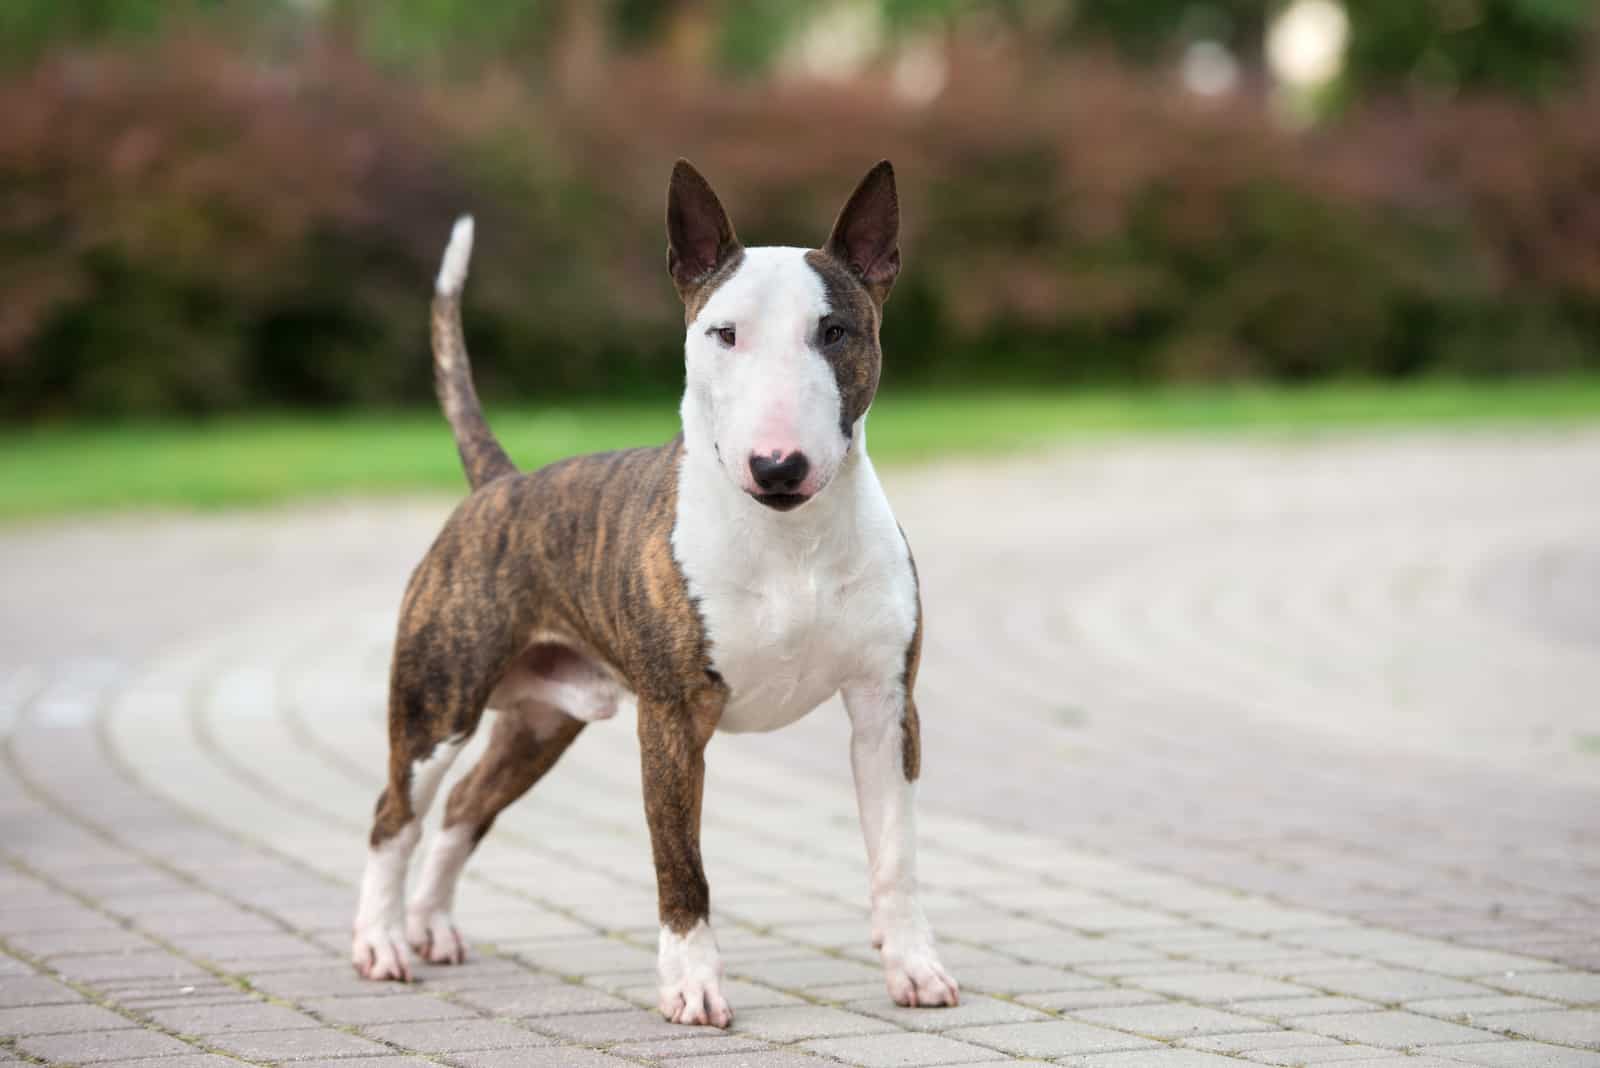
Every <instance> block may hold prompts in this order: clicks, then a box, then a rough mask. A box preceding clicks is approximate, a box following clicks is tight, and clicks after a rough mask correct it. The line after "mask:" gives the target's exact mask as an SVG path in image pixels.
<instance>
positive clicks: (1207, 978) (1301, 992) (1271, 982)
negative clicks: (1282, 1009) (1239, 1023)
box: [1131, 971, 1316, 1005]
mask: <svg viewBox="0 0 1600 1068" xmlns="http://www.w3.org/2000/svg"><path fill="white" fill-rule="evenodd" d="M1131 985H1133V986H1136V987H1140V988H1142V989H1145V990H1154V991H1157V992H1158V993H1162V994H1166V995H1168V996H1170V997H1175V998H1182V999H1184V1000H1186V1001H1199V1002H1203V1003H1206V1004H1213V1005H1216V1004H1225V1003H1227V1002H1231V1001H1245V1000H1263V999H1270V998H1294V997H1307V996H1311V995H1314V994H1315V993H1316V991H1314V990H1310V989H1307V988H1306V987H1303V986H1296V985H1295V984H1293V983H1284V982H1280V981H1278V980H1276V979H1265V978H1262V977H1261V976H1259V975H1240V974H1239V973H1238V972H1214V971H1207V972H1201V973H1198V974H1193V975H1150V976H1141V977H1140V978H1137V979H1133V980H1131Z"/></svg>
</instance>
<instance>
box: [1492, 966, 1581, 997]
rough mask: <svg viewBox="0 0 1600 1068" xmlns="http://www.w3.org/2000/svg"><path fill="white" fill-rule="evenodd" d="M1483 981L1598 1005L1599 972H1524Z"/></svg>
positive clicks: (1536, 994)
mask: <svg viewBox="0 0 1600 1068" xmlns="http://www.w3.org/2000/svg"><path fill="white" fill-rule="evenodd" d="M1487 981H1488V982H1490V983H1493V984H1494V985H1495V986H1498V987H1503V988H1505V989H1506V990H1515V991H1517V992H1519V993H1523V994H1531V995H1533V996H1534V997H1541V998H1552V999H1554V1000H1556V1001H1568V1002H1571V1003H1573V1004H1575V1005H1594V1004H1600V972H1526V973H1519V974H1516V975H1500V976H1495V977H1491V978H1490V979H1488V980H1487Z"/></svg>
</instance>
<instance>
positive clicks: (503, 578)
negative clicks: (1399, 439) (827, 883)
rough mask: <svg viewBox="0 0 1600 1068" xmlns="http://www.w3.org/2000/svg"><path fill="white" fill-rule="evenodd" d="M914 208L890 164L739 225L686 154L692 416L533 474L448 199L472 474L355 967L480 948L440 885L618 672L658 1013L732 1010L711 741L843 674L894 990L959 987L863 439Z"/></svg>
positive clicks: (680, 246)
mask: <svg viewBox="0 0 1600 1068" xmlns="http://www.w3.org/2000/svg"><path fill="white" fill-rule="evenodd" d="M898 231H899V203H898V200H897V196H896V193H895V183H894V171H893V169H892V168H891V167H890V166H889V164H888V163H887V162H883V163H879V164H878V165H877V166H876V167H874V168H873V169H872V170H871V171H870V172H869V173H868V174H867V176H866V177H865V178H864V179H862V181H861V184H860V185H859V186H857V188H856V190H855V192H854V193H853V194H852V195H851V197H850V199H849V201H848V202H847V203H846V204H845V206H844V210H843V211H842V212H840V214H839V218H838V221H837V222H836V223H835V224H834V227H833V232H832V234H831V236H830V237H829V238H828V241H827V243H826V244H825V245H823V247H822V248H821V249H816V250H807V249H800V248H748V249H747V248H744V247H742V246H741V245H740V244H739V241H738V239H737V238H736V237H735V236H734V231H733V226H732V225H731V224H730V223H729V221H728V216H727V214H726V213H725V212H724V211H723V208H722V205H721V203H720V202H719V201H718V200H717V196H716V194H715V193H714V192H712V190H711V187H710V185H708V184H707V183H706V180H705V179H704V178H702V177H701V176H700V174H699V173H698V172H697V171H696V170H695V169H694V168H693V167H691V166H690V165H689V164H688V163H687V162H684V161H681V160H680V161H679V162H678V165H677V166H676V167H675V168H674V170H673V172H672V181H671V185H670V186H669V189H668V195H667V234H668V239H669V240H668V253H667V263H668V267H669V269H670V271H671V274H672V280H673V282H674V284H675V285H676V286H677V289H678V293H679V295H680V296H681V297H682V298H683V304H684V319H685V321H686V322H687V323H688V332H687V336H686V339H685V343H684V354H685V362H686V366H687V387H686V389H685V390H684V395H683V406H682V415H683V433H682V434H681V435H679V436H678V437H676V438H674V439H673V440H672V441H670V442H668V443H667V444H665V445H662V446H661V447H659V448H646V449H632V450H629V451H625V452H614V453H603V454H600V455H594V456H580V457H576V458H574V459H569V460H564V461H562V462H559V463H555V464H551V465H550V466H549V467H545V468H543V469H541V470H538V471H533V472H530V473H527V474H523V473H520V472H518V470H517V469H516V467H515V466H514V465H513V464H512V463H511V460H510V459H509V458H508V457H507V456H506V454H505V452H504V450H502V449H501V447H500V445H499V443H498V442H497V441H496V440H495V438H494V436H493V435H492V434H491V433H490V431H489V429H488V426H487V425H486V424H485V422H484V419H483V414H482V411H481V409H480V408H479V405H478V399H477V395H476V393H475V391H474V389H473V385H472V377H471V370H470V367H469V366H468V363H467V352H466V347H465V344H464V342H463V339H462V334H461V316H460V300H461V289H462V285H463V283H464V282H465V280H466V273H467V261H468V258H469V256H470V254H471V247H472V223H471V220H470V219H463V220H461V222H459V223H457V224H456V228H455V231H454V233H453V234H452V235H451V238H450V244H449V246H448V248H447V249H446V251H445V256H444V263H443V266H442V267H441V268H440V271H439V279H438V286H437V290H436V295H435V297H434V302H433V347H434V359H435V373H436V379H437V385H438V392H439V398H440V401H441V403H442V404H443V406H444V410H445V413H446V414H447V415H448V417H449V420H450V425H451V427H452V428H453V430H454V432H455V438H456V444H457V446H458V448H459V450H460V453H461V459H462V463H463V464H464V466H465V467H466V473H467V477H468V479H469V481H470V482H471V484H472V493H471V495H470V496H468V497H467V498H466V500H464V501H463V502H462V503H461V505H460V506H459V507H458V508H457V509H456V510H455V513H454V514H453V515H451V517H450V519H449V521H448V522H446V524H445V526H444V529H443V531H441V532H440V534H439V537H438V539H437V540H436V541H435V542H434V544H433V547H432V548H431V549H430V550H429V551H428V554H427V556H426V557H424V559H423V561H422V563H421V565H419V566H418V568H417V570H416V573H415V574H413V575H412V577H411V583H410V585H409V587H408V588H407V590H406V594H405V600H404V602H403V604H402V608H401V616H400V627H399V633H398V635H397V637H396V639H395V648H394V662H393V668H392V673H391V679H390V690H389V742H390V750H389V778H388V787H387V788H386V789H385V790H384V791H383V793H382V795H381V796H380V797H379V799H378V806H377V813H376V818H375V821H374V823H373V828H372V836H371V851H370V853H369V855H368V860H367V868H366V875H365V877H364V878H363V880H362V886H361V902H360V907H359V910H358V912H357V914H356V921H355V944H354V948H353V954H352V955H353V959H354V962H355V966H356V969H357V970H358V971H359V972H360V973H361V974H362V975H363V976H365V977H367V978H369V979H399V980H409V979H410V978H411V975H412V969H411V958H410V952H409V949H408V946H409V947H414V948H415V949H416V951H417V952H418V953H420V954H421V955H422V956H423V957H425V958H426V959H427V960H429V961H432V962H435V963H459V962H460V961H461V960H462V959H463V958H464V956H465V950H464V947H463V945H462V941H461V936H460V935H459V934H458V933H457V931H456V928H455V925H454V922H453V921H452V919H451V904H452V899H453V897H454V893H455V887H456V882H457V880H458V879H459V878H460V875H461V870H462V868H463V866H464V865H465V863H466V860H467V856H468V854H470V853H471V852H472V849H473V847H474V846H475V845H476V844H477V842H478V841H479V840H480V839H481V838H482V837H483V835H484V834H485V833H486V832H487V831H488V830H489V827H490V825H491V824H493V823H494V819H495V816H496V815H498V814H499V812H500V810H501V809H503V808H505V806H506V805H508V804H510V803H511V802H512V801H515V800H516V799H517V798H518V797H520V796H521V795H522V794H523V793H525V792H526V791H527V790H528V788H529V787H531V786H532V785H533V784H534V783H535V782H537V781H538V780H539V778H540V776H542V775H543V774H544V773H545V772H546V771H548V770H549V769H550V767H551V765H553V764H554V763H555V762H556V760H557V758H559V757H560V755H561V753H562V752H563V751H564V750H565V749H566V748H567V746H569V745H571V744H572V741H573V739H575V738H576V737H577V736H578V734H579V733H580V732H582V730H583V728H584V726H585V724H587V723H589V722H591V721H593V720H598V719H605V718H607V717H609V716H611V715H613V714H614V713H615V711H616V708H617V705H618V702H619V701H622V700H625V699H627V698H629V697H630V695H631V696H632V697H634V698H635V699H636V700H637V705H638V724H639V742H640V749H641V752H642V754H643V777H644V799H645V814H646V817H647V819H648V822H649V825H650V840H651V847H652V851H653V853H654V857H655V867H656V882H657V888H658V894H659V899H660V921H661V938H660V956H659V971H660V989H661V1002H660V1005H661V1012H662V1013H663V1014H664V1015H665V1016H666V1017H667V1018H668V1019H671V1020H674V1021H676V1022H679V1023H688V1024H703V1023H710V1024H715V1025H716V1026H718V1027H726V1026H727V1025H728V1024H729V1022H730V1021H731V1020H732V1012H731V1011H730V1010H729V1008H728V1002H727V1000H726V998H724V996H723V994H722V991H721V989H720V985H721V977H722V962H721V959H720V957H719V955H718V951H717V942H716V938H715V936H714V935H713V934H712V931H711V926H710V910H711V907H710V895H709V891H708V888H707V886H706V878H705V873H704V871H703V870H702V867H701V863H700V805H701V789H702V786H703V782H704V774H705V763H704V752H705V747H706V743H707V742H708V741H710V739H711V736H712V734H714V733H715V732H716V731H718V730H724V731H766V730H773V729H774V728H777V727H782V726H784V725H785V724H788V723H792V722H794V721H795V720H796V719H798V718H800V717H801V716H803V715H805V714H806V713H807V712H809V711H810V710H811V709H813V708H815V707H816V706H817V705H819V704H821V703H822V702H824V701H826V700H827V699H828V698H830V697H832V696H833V695H834V694H835V693H842V694H843V696H844V703H845V707H846V708H847V709H848V710H849V714H850V722H851V729H852V736H851V746H850V758H851V765H852V768H853V769H854V772H855V781H856V790H857V794H858V800H859V804H860V811H861V826H862V830H863V832H864V834H865V836H866V842H867V854H868V860H869V865H870V869H871V895H872V941H873V943H874V944H875V945H877V946H878V947H880V949H881V950H882V956H883V966H884V972H885V975H886V978H887V982H888V988H889V994H890V996H891V997H893V999H894V1000H895V1001H896V1002H898V1003H899V1004H901V1005H954V1004H956V1001H957V998H958V996H959V994H958V988H957V986H956V983H955V981H954V980H953V979H951V978H950V975H949V973H948V972H946V971H945V969H944V967H943V965H941V964H940V962H939V957H938V954H937V953H936V951H935V949H934V943H933V937H932V935H931V933H930V931H929V928H928V922H927V919H926V917H925V916H924V915H923V910H922V906H921V905H920V904H919V902H918V897H917V877H916V853H915V849H916V845H915V830H914V824H913V813H912V804H913V799H914V795H915V783H916V780H917V774H918V763H919V741H918V729H917V708H916V704H915V703H914V701H913V700H912V688H913V686H914V684H915V682H916V676H917V658H918V651H919V648H920V644H921V633H922V620H921V607H920V603H919V599H918V592H917V576H916V569H915V567H914V565H913V564H912V560H911V552H910V550H909V548H908V547H907V545H906V541H905V538H904V536H903V535H902V533H901V531H900V528H899V527H898V526H897V525H896V524H895V520H894V515H893V514H892V513H891V512H890V510H889V502H888V500H887V499H886V498H885V497H884V492H883V488H882V486H880V485H879V483H878V476H877V474H876V473H875V472H874V471H873V468H872V461H871V460H869V459H868V458H867V447H866V416H867V409H868V407H869V406H870V405H871V403H872V398H873V394H874V393H875V391H876V389H877V385H878V370H879V365H880V362H881V359H882V354H881V351H880V349H879V345H878V327H879V322H880V318H881V313H882V310H883V303H884V301H885V300H886V299H887V298H888V296H889V290H890V287H891V286H892V285H893V283H894V280H895V276H896V275H897V274H898V272H899V269H900V252H899V241H898ZM485 708H492V709H495V710H496V712H497V713H498V714H497V716H496V718H495V720H494V730H493V735H492V737H491V740H490V742H489V745H488V749H487V751H486V753H485V755H484V756H483V759H482V760H481V761H480V762H479V763H478V764H477V766H476V767H474V768H473V769H472V770H471V772H470V773H468V774H467V775H466V776H465V777H464V778H463V779H462V780H461V781H460V783H459V784H457V785H456V786H455V788H454V789H453V790H452V791H451V793H450V797H449V800H448V801H447V802H446V804H445V815H444V828H443V830H442V831H441V832H440V833H439V835H438V836H437V838H436V840H435V841H434V843H433V845H432V847H431V849H430V851H429V853H428V855H427V857H426V860H425V863H424V864H423V866H422V871H421V875H420V879H419V882H420V885H419V886H417V887H416V889H415V892H414V893H413V895H412V896H411V898H410V900H409V902H407V901H406V899H405V877H406V868H407V862H408V860H409V858H410V856H411V853H412V850H413V849H414V848H415V847H416V844H417V841H418V838H419V837H420V834H421V820H422V818H423V817H424V815H425V814H426V813H427V811H428V808H429V806H430V805H431V804H432V802H433V800H434V795H435V794H436V793H437V791H438V788H439V784H440V781H441V780H442V779H443V777H444V775H445V772H446V770H447V769H448V768H449V767H450V764H451V761H452V760H453V759H454V757H455V756H456V754H457V753H458V752H459V751H460V749H461V747H462V745H463V744H464V743H465V742H466V740H467V739H468V738H469V737H470V736H471V735H472V733H473V731H474V730H476V729H477V726H478V723H479V721H480V720H481V719H482V716H483V711H484V709H485Z"/></svg>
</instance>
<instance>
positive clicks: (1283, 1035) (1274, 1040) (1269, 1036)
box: [1178, 1031, 1338, 1053]
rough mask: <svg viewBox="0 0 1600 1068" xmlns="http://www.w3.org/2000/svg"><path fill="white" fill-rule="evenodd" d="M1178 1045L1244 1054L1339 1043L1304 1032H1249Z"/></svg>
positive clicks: (1210, 1036)
mask: <svg viewBox="0 0 1600 1068" xmlns="http://www.w3.org/2000/svg"><path fill="white" fill-rule="evenodd" d="M1178 1044H1179V1045H1181V1046H1184V1047H1185V1048H1188V1049H1198V1050H1205V1051H1206V1052H1207V1053H1243V1052H1245V1051H1246V1050H1258V1049H1286V1048H1290V1047H1294V1046H1312V1045H1317V1046H1333V1045H1337V1044H1338V1043H1337V1042H1335V1041H1334V1040H1333V1039H1331V1038H1327V1037H1325V1036H1323V1035H1308V1034H1306V1033H1305V1032H1304V1031H1247V1032H1245V1033H1243V1034H1227V1035H1197V1036H1195V1037H1194V1038H1185V1039H1183V1040H1181V1041H1180V1042H1179V1043H1178Z"/></svg>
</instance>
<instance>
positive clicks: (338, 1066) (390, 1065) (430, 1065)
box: [147, 1056, 436, 1068]
mask: <svg viewBox="0 0 1600 1068" xmlns="http://www.w3.org/2000/svg"><path fill="white" fill-rule="evenodd" d="M224 1063H226V1064H229V1065H232V1066H234V1068H237V1064H238V1062H237V1061H225V1062H224ZM147 1068H166V1065H165V1064H161V1065H149V1066H147ZM294 1068H436V1065H435V1064H434V1062H433V1061H429V1060H424V1059H422V1058H421V1057H406V1056H389V1057H339V1058H337V1059H331V1060H323V1061H296V1062H295V1066H294Z"/></svg>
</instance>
